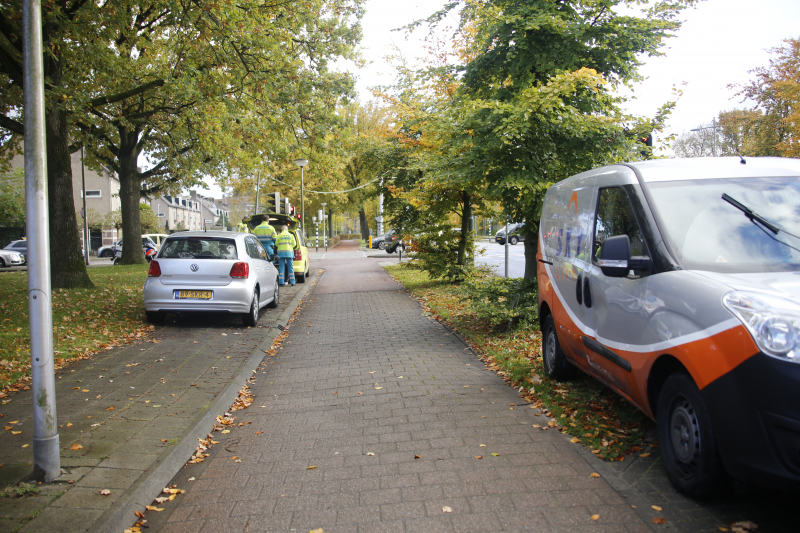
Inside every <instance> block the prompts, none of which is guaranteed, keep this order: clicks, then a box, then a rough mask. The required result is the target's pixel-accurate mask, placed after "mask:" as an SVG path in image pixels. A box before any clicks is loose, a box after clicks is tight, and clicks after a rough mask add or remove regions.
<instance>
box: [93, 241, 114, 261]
mask: <svg viewBox="0 0 800 533" xmlns="http://www.w3.org/2000/svg"><path fill="white" fill-rule="evenodd" d="M116 246H117V243H116V241H115V242H112V243H111V244H108V245H106V246H101V247H100V248H98V249H97V257H101V258H104V257H114V247H116Z"/></svg>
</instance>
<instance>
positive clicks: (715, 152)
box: [689, 117, 717, 157]
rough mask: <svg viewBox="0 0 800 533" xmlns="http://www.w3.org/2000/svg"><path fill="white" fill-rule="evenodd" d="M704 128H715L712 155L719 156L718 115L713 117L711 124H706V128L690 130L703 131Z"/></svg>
mask: <svg viewBox="0 0 800 533" xmlns="http://www.w3.org/2000/svg"><path fill="white" fill-rule="evenodd" d="M702 130H714V146H713V148H712V150H713V151H712V152H711V155H713V156H714V157H717V117H714V118H713V119H711V125H710V126H706V127H704V128H694V129H691V130H689V131H702Z"/></svg>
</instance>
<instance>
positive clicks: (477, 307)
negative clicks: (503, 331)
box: [461, 276, 539, 328]
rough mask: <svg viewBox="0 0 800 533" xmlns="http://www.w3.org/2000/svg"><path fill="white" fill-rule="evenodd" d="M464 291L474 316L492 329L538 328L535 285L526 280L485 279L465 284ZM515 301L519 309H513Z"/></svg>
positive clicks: (462, 287)
mask: <svg viewBox="0 0 800 533" xmlns="http://www.w3.org/2000/svg"><path fill="white" fill-rule="evenodd" d="M461 290H462V292H463V294H464V297H465V298H467V299H468V300H469V301H470V302H471V307H472V312H473V313H475V316H476V317H477V318H478V319H479V320H485V321H486V322H488V323H489V324H490V325H491V326H493V327H499V326H508V325H510V324H511V323H513V324H515V325H517V326H520V327H532V328H538V327H539V326H538V324H539V311H538V305H539V304H538V300H537V288H536V283H531V282H529V281H526V280H524V279H523V278H497V277H494V276H484V277H479V278H475V279H472V280H470V281H468V282H467V283H464V284H462V285H461ZM517 295H519V298H518V299H517ZM515 300H517V302H516V306H514V307H512V305H513V304H514V301H515Z"/></svg>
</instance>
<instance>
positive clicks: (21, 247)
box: [3, 239, 28, 264]
mask: <svg viewBox="0 0 800 533" xmlns="http://www.w3.org/2000/svg"><path fill="white" fill-rule="evenodd" d="M3 250H11V251H12V252H17V253H20V254H22V264H26V263H27V262H28V241H26V240H25V239H20V240H18V241H11V242H10V243H8V244H6V245H5V247H3Z"/></svg>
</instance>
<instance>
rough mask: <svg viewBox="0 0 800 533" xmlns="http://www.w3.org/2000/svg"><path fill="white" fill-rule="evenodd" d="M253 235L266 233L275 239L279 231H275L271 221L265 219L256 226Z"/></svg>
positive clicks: (265, 234)
mask: <svg viewBox="0 0 800 533" xmlns="http://www.w3.org/2000/svg"><path fill="white" fill-rule="evenodd" d="M253 235H256V236H259V235H264V236H266V237H270V238H271V239H273V240H274V239H276V238H277V237H278V232H277V231H275V228H273V227H272V226H270V225H269V222H267V221H266V220H265V221H264V222H262V223H261V224H259V225H258V226H256V229H254V230H253Z"/></svg>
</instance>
